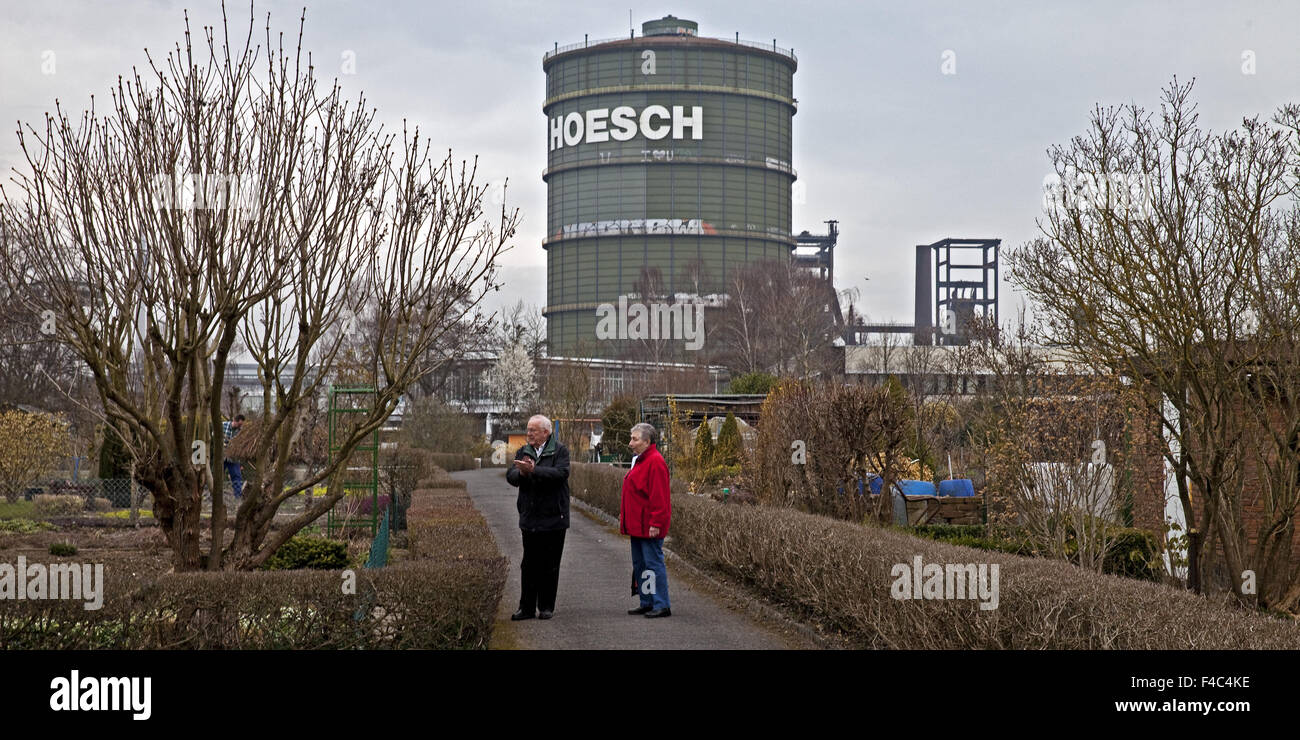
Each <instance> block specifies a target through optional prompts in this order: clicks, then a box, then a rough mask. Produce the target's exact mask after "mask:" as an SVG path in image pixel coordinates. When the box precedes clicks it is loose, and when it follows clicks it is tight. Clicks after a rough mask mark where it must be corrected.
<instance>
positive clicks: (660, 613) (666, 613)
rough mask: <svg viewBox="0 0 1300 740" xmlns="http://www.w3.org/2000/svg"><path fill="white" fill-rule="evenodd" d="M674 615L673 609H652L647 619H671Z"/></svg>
mask: <svg viewBox="0 0 1300 740" xmlns="http://www.w3.org/2000/svg"><path fill="white" fill-rule="evenodd" d="M672 615H673V610H672V609H651V610H650V611H648V612H646V613H645V617H646V619H654V618H656V617H671V616H672Z"/></svg>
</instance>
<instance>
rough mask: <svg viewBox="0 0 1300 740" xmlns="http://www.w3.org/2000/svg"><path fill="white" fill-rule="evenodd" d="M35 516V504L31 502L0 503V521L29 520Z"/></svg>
mask: <svg viewBox="0 0 1300 740" xmlns="http://www.w3.org/2000/svg"><path fill="white" fill-rule="evenodd" d="M35 514H36V504H34V503H32V502H31V501H21V500H19V501H15V502H13V503H12V504H11V503H9V502H8V501H0V519H31V518H33V517H34V516H35Z"/></svg>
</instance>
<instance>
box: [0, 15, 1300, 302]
mask: <svg viewBox="0 0 1300 740" xmlns="http://www.w3.org/2000/svg"><path fill="white" fill-rule="evenodd" d="M302 5H303V3H302V2H296V3H292V2H266V1H265V0H259V2H257V4H256V12H257V14H258V17H259V26H258V28H259V29H260V28H261V23H262V20H261V19H262V18H264V16H265V14H266V13H267V12H269V13H270V14H271V20H272V24H273V26H274V27H276V28H278V29H281V30H283V31H285V32H286V35H290V34H294V33H296V30H297V25H298V18H299V15H300V14H301V8H302ZM0 8H2V9H3V11H2V13H0V124H2V126H0V171H3V173H4V180H5V181H6V182H8V180H9V177H10V175H11V173H10V169H11V168H12V167H15V166H20V167H25V164H22V163H21V162H20V159H19V152H18V148H17V140H16V137H15V136H14V130H15V128H16V122H17V121H18V120H20V119H21V120H23V121H29V122H32V123H37V122H39V121H40V120H42V119H41V117H42V115H43V113H44V112H45V111H47V110H51V109H52V107H53V103H54V100H55V99H56V98H57V99H59V100H60V101H62V102H63V104H64V105H65V106H68V107H69V108H71V109H73V110H80V109H81V108H83V107H85V106H86V105H87V104H88V102H89V99H90V95H91V94H92V93H93V94H95V95H96V97H97V98H98V99H106V98H107V93H108V90H109V88H110V86H111V85H112V84H113V82H114V80H115V79H116V76H117V75H118V74H128V73H129V72H130V70H131V67H132V66H133V65H134V66H144V65H145V64H147V62H146V60H145V57H144V53H143V51H142V50H143V49H144V48H145V47H149V48H150V49H151V50H158V51H164V50H165V49H167V48H169V47H171V46H172V45H173V44H175V43H176V42H177V41H178V40H180V39H181V37H182V31H183V17H182V13H183V10H184V9H185V8H189V10H190V13H191V17H192V18H193V19H194V22H195V25H196V26H197V25H200V24H208V23H213V22H216V21H219V20H220V5H219V3H218V2H194V1H191V2H186V3H181V2H170V1H168V0H137V1H135V2H107V1H96V0H42V2H33V1H32V0H0ZM247 8H248V5H247V3H241V2H234V3H231V4H230V6H229V13H230V15H231V16H232V18H234V19H235V22H234V23H232V26H241V27H243V28H245V29H246V25H243V24H245V23H246V18H247ZM628 10H629V7H628V6H627V5H620V4H610V3H595V2H569V1H566V0H548V1H547V2H539V1H522V0H520V1H516V2H509V1H505V0H477V1H475V2H464V1H463V0H458V1H457V2H441V1H440V0H433V1H419V0H411V1H405V0H404V1H401V2H397V1H394V2H384V1H382V0H377V1H375V2H369V1H366V2H363V1H361V0H332V1H329V2H323V1H318V0H312V1H311V2H309V3H307V25H306V45H307V47H308V48H309V49H311V50H312V51H313V52H314V55H315V59H316V62H317V65H318V69H319V70H320V74H321V76H322V77H325V78H329V77H333V76H334V75H336V74H339V73H340V72H341V65H342V61H343V58H344V54H345V53H346V52H352V53H354V54H355V60H356V71H355V74H352V75H346V76H342V77H341V79H342V81H343V83H344V86H345V91H346V92H347V93H349V94H350V95H355V93H356V92H357V91H364V92H365V93H366V95H367V97H368V98H369V101H370V103H371V104H372V105H374V106H375V107H377V108H378V110H379V116H380V119H381V120H382V121H384V122H385V123H386V124H387V125H388V126H390V127H396V128H397V129H398V130H400V127H401V121H402V119H403V118H405V119H407V120H408V121H409V122H412V123H414V124H418V125H419V126H420V127H421V130H422V132H424V133H425V134H427V135H429V136H431V137H432V138H433V141H434V143H435V144H436V145H439V146H440V147H443V148H446V147H450V148H451V149H453V151H454V153H455V154H456V155H458V156H460V155H464V156H473V155H478V156H479V163H480V172H481V173H483V175H485V176H486V178H487V179H489V180H494V181H499V180H502V179H504V178H509V181H510V189H509V195H508V201H509V202H510V203H511V204H512V205H517V206H519V207H520V208H521V209H522V214H523V220H522V226H521V229H520V231H519V234H518V238H517V239H516V242H515V248H514V250H513V251H511V252H510V253H508V255H507V259H508V262H509V263H510V265H511V266H510V267H509V268H507V269H506V271H505V272H504V276H505V279H506V281H507V284H508V286H509V290H508V291H504V292H503V293H502V294H501V298H500V300H499V301H498V303H504V302H506V301H511V302H512V301H514V300H516V299H518V298H523V299H524V300H526V301H527V302H529V303H532V304H536V305H538V306H540V305H542V304H544V303H545V300H546V293H545V268H546V259H545V253H544V251H543V250H542V248H541V240H542V238H543V236H544V233H545V225H546V212H545V209H546V197H545V196H546V192H545V184H544V183H543V182H542V179H541V173H542V170H543V168H544V167H545V164H546V148H545V147H546V144H545V127H546V119H545V117H544V116H543V115H542V109H541V105H542V99H543V94H544V90H545V77H544V75H543V74H542V63H541V62H542V55H543V53H544V52H545V51H546V50H547V49H550V48H552V47H553V45H554V44H555V43H556V42H558V43H559V44H560V45H561V46H563V45H565V44H568V43H573V42H580V41H582V38H583V34H584V33H587V34H590V35H591V38H593V39H606V38H612V37H622V36H626V35H627V33H628V28H629V25H628ZM631 11H632V13H631V16H632V22H633V24H634V25H635V27H636V29H637V31H638V33H639V32H640V27H641V23H642V22H643V21H645V20H649V19H653V18H659V17H662V16H663V15H666V14H669V13H671V14H673V15H676V16H678V17H681V18H687V19H691V20H695V21H697V22H698V23H699V27H700V35H701V36H715V37H725V38H732V37H734V35H735V34H736V32H739V33H740V37H741V38H742V39H750V40H756V41H764V42H768V43H770V42H771V41H772V40H773V38H775V39H776V42H777V45H778V46H781V47H785V48H793V49H794V50H795V53H796V54H797V56H798V58H799V69H798V71H797V72H796V73H795V78H794V84H795V96H796V97H797V98H798V100H799V112H798V114H797V115H796V116H795V118H794V161H793V165H794V167H795V169H796V170H797V171H798V173H799V181H800V182H801V183H803V187H804V188H805V191H804V192H805V194H806V198H805V199H804V202H802V203H796V205H795V206H794V229H795V231H801V230H803V229H809V230H820V229H822V228H824V226H823V224H822V222H823V221H825V220H826V219H831V218H834V219H838V220H839V222H840V231H841V237H840V243H839V248H838V250H837V253H836V258H837V259H836V277H837V282H838V285H837V287H838V288H840V289H844V288H851V287H857V288H860V289H862V291H863V296H862V299H861V301H860V303H859V305H860V306H861V307H863V308H864V309H865V310H866V312H867V313H868V315H869V316H871V317H872V318H873V319H878V320H889V319H893V320H900V321H910V320H911V311H912V300H913V297H912V277H913V276H912V270H913V245H916V244H922V243H929V242H933V241H936V240H938V239H941V238H944V237H948V236H952V237H999V238H1001V239H1002V240H1003V247H1004V249H1014V248H1015V247H1016V246H1018V245H1020V244H1022V243H1023V242H1025V241H1026V240H1028V239H1030V238H1032V237H1033V236H1034V235H1035V234H1036V233H1037V231H1036V230H1037V227H1036V226H1035V218H1036V217H1037V216H1038V214H1039V213H1040V209H1041V188H1042V182H1043V178H1044V176H1045V175H1047V174H1048V172H1049V169H1048V162H1047V158H1046V155H1045V150H1046V149H1047V147H1048V146H1050V145H1052V144H1056V143H1065V142H1066V141H1068V139H1069V138H1070V137H1071V136H1073V135H1076V134H1079V133H1082V132H1083V131H1084V129H1085V127H1086V125H1087V119H1088V114H1089V111H1090V110H1091V108H1092V107H1093V106H1094V105H1095V104H1097V103H1101V104H1103V105H1112V104H1125V103H1129V102H1137V103H1139V104H1142V105H1145V106H1147V107H1156V106H1157V105H1158V102H1159V96H1160V90H1161V88H1162V86H1164V85H1166V84H1168V83H1169V81H1170V80H1171V78H1172V77H1173V76H1174V75H1177V76H1178V78H1179V79H1180V80H1184V79H1190V78H1193V77H1194V78H1196V81H1197V82H1196V89H1195V91H1194V93H1193V94H1194V97H1195V99H1196V100H1197V101H1198V102H1199V106H1200V113H1201V122H1202V125H1203V126H1204V127H1208V128H1210V129H1214V130H1222V129H1225V128H1230V127H1234V126H1237V125H1238V124H1239V123H1240V121H1241V119H1242V118H1243V117H1250V116H1256V115H1259V116H1263V117H1268V116H1271V115H1272V113H1273V112H1274V111H1275V110H1276V109H1277V108H1278V107H1279V106H1280V105H1282V104H1283V103H1285V102H1300V2H1296V1H1295V0H1285V1H1284V0H1259V1H1258V2H1223V0H1217V1H1215V0H1211V1H1207V2H1146V3H1128V2H1097V1H1090V2H1078V3H1072V4H1070V5H1065V4H1063V3H1055V2H1053V3H1045V2H972V1H964V2H872V3H867V2H798V3H794V2H789V0H781V1H773V0H747V1H746V2H737V1H734V0H733V1H729V2H676V3H661V2H655V3H649V4H646V3H638V4H635V5H632V6H631ZM948 51H951V52H952V55H951V57H950V58H951V59H952V60H953V61H954V62H955V72H956V73H955V74H944V70H943V63H944V56H945V52H948ZM49 52H53V53H52V54H50V53H49ZM1244 58H1248V59H1250V60H1253V65H1254V69H1253V72H1254V73H1253V74H1247V73H1246V72H1245V71H1243V69H1244V68H1246V69H1248V68H1249V65H1248V64H1247V63H1246V62H1244V61H1243V59H1244ZM51 60H52V61H53V70H52V72H53V73H52V74H49V73H47V72H50V71H51V70H50V69H49V66H50V65H49V62H50V61H51ZM43 67H44V69H43ZM867 278H870V280H869V281H868V280H866V279H867ZM1004 289H1006V290H1007V298H1008V299H1011V298H1012V297H1013V295H1014V294H1013V292H1012V286H1008V285H1005V283H1004ZM1014 305H1015V304H1014V303H1013V302H1011V300H1006V301H1004V303H1003V314H1004V318H1005V317H1006V316H1009V315H1010V313H1011V311H1012V310H1013V307H1014Z"/></svg>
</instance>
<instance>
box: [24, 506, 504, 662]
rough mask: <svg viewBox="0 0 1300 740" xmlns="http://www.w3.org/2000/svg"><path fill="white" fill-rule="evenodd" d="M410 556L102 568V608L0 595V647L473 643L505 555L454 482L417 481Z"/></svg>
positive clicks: (483, 630) (489, 615) (483, 633)
mask: <svg viewBox="0 0 1300 740" xmlns="http://www.w3.org/2000/svg"><path fill="white" fill-rule="evenodd" d="M407 516H408V523H409V527H410V532H409V535H408V536H409V540H410V547H411V556H410V557H409V558H407V559H405V560H402V561H399V562H397V563H395V564H393V565H390V566H388V567H386V568H379V569H375V570H366V569H359V570H356V571H355V576H356V582H355V585H356V588H355V593H352V594H345V593H344V592H343V584H344V571H332V572H331V571H267V572H253V573H243V572H241V573H185V574H171V575H164V576H161V577H159V578H156V579H154V580H152V581H148V582H143V583H142V582H140V581H139V580H138V579H133V578H131V577H129V576H127V575H126V574H125V573H124V572H122V571H120V570H118V571H115V570H114V569H113V568H111V567H106V568H105V570H104V580H105V583H104V584H103V586H102V589H103V593H104V603H103V607H102V608H101V609H99V610H97V611H87V610H85V609H84V607H83V602H82V601H73V600H67V601H46V600H41V601H30V600H29V601H6V602H5V603H4V604H3V607H2V608H0V649H59V650H70V649H80V650H84V649H128V650H139V649H146V650H147V649H245V650H247V649H391V648H398V649H407V648H421V649H466V648H469V649H482V648H486V647H487V645H488V642H489V641H490V639H491V634H492V627H493V624H494V623H495V614H496V609H497V604H498V602H499V601H500V599H501V593H502V590H503V589H504V587H505V580H506V559H505V558H504V557H502V556H501V553H500V551H499V550H498V549H497V546H496V543H495V541H494V540H493V539H492V534H491V532H490V531H489V529H488V527H487V523H486V521H484V519H483V517H482V515H481V514H479V512H478V510H477V509H475V508H474V507H473V504H472V503H471V501H470V499H469V496H468V495H467V494H466V493H465V490H464V489H463V488H443V489H423V490H417V491H415V492H414V493H413V494H412V503H411V508H410V510H409V511H408V513H407Z"/></svg>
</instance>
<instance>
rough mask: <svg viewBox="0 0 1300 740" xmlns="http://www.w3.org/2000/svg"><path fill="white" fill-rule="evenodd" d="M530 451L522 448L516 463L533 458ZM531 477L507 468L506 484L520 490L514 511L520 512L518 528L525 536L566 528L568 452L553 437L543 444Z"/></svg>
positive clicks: (517, 469)
mask: <svg viewBox="0 0 1300 740" xmlns="http://www.w3.org/2000/svg"><path fill="white" fill-rule="evenodd" d="M532 456H533V448H532V447H531V446H529V445H524V446H523V447H520V448H519V452H516V453H515V459H516V460H519V459H521V458H524V457H532ZM536 463H537V466H536V467H535V468H533V474H532V475H524V474H523V473H520V472H519V468H516V467H515V466H513V465H512V466H510V469H509V470H508V471H506V480H507V481H509V483H510V485H512V486H518V487H519V498H518V500H517V501H516V502H515V507H516V508H517V509H519V528H520V529H522V530H524V531H525V532H553V531H556V530H560V529H568V528H569V449H568V448H567V447H565V446H564V445H562V444H560V443H559V442H556V441H555V438H554V437H551V438H550V439H548V440H546V444H545V445H544V446H543V447H542V454H541V458H540V459H538V460H536Z"/></svg>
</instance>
